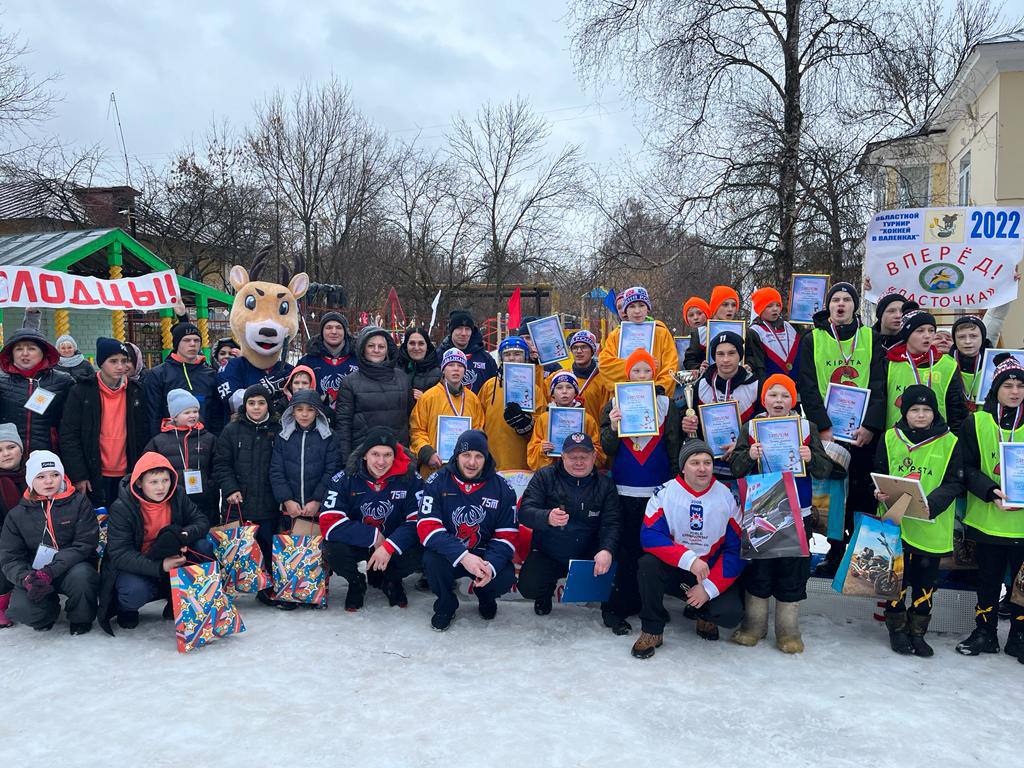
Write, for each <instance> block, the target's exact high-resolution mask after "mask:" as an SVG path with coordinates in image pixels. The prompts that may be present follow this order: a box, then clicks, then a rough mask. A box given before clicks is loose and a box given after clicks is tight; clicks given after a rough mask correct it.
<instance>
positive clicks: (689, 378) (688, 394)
mask: <svg viewBox="0 0 1024 768" xmlns="http://www.w3.org/2000/svg"><path fill="white" fill-rule="evenodd" d="M672 378H673V379H675V381H676V384H678V385H679V386H680V387H682V388H683V396H684V397H685V398H686V415H687V416H696V415H697V412H696V411H695V410H694V409H693V388H694V387H695V386H696V384H697V382H698V381H700V371H675V372H674V373H673V374H672ZM687 434H689V436H690V437H696V436H697V433H696V432H689V433H687Z"/></svg>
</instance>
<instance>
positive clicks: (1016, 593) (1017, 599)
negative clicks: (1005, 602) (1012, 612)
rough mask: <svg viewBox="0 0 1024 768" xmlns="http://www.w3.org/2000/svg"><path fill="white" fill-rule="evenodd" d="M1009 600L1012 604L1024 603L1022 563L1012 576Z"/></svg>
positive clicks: (1023, 571) (1023, 568)
mask: <svg viewBox="0 0 1024 768" xmlns="http://www.w3.org/2000/svg"><path fill="white" fill-rule="evenodd" d="M1010 602H1011V603H1013V604H1014V605H1024V565H1022V566H1021V567H1020V570H1019V571H1017V575H1016V576H1014V577H1013V589H1012V590H1010Z"/></svg>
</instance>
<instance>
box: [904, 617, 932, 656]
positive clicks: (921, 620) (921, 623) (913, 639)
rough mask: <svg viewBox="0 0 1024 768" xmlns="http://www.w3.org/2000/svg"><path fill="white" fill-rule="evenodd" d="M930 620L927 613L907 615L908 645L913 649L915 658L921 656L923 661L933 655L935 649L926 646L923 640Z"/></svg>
mask: <svg viewBox="0 0 1024 768" xmlns="http://www.w3.org/2000/svg"><path fill="white" fill-rule="evenodd" d="M931 620H932V617H931V615H930V614H927V613H908V614H907V622H908V623H909V624H910V645H911V647H912V648H913V649H914V655H915V656H921V657H922V658H925V659H927V658H929V657H931V656H934V655H935V649H933V648H932V647H931V646H930V645H928V643H926V642H925V639H924V636H925V634H927V632H928V624H929V622H930V621H931Z"/></svg>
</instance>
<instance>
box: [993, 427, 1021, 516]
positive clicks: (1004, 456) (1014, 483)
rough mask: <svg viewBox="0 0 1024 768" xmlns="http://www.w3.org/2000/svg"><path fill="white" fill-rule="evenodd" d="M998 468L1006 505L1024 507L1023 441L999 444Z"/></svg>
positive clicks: (1017, 507) (1016, 507)
mask: <svg viewBox="0 0 1024 768" xmlns="http://www.w3.org/2000/svg"><path fill="white" fill-rule="evenodd" d="M999 470H1000V471H999V484H1000V489H1001V490H1002V492H1003V493H1004V494H1006V501H1005V503H1006V506H1008V507H1013V508H1015V509H1021V508H1024V443H1000V444H999Z"/></svg>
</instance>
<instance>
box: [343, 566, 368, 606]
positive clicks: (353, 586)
mask: <svg viewBox="0 0 1024 768" xmlns="http://www.w3.org/2000/svg"><path fill="white" fill-rule="evenodd" d="M365 597H366V577H365V576H363V574H361V573H360V574H359V578H358V579H353V580H352V581H350V582H349V583H348V592H347V593H346V594H345V610H346V611H348V612H349V613H355V612H356V611H358V610H359V609H360V608H362V607H363V599H364V598H365Z"/></svg>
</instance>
